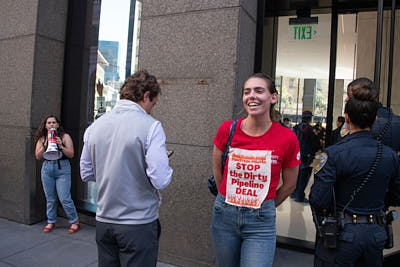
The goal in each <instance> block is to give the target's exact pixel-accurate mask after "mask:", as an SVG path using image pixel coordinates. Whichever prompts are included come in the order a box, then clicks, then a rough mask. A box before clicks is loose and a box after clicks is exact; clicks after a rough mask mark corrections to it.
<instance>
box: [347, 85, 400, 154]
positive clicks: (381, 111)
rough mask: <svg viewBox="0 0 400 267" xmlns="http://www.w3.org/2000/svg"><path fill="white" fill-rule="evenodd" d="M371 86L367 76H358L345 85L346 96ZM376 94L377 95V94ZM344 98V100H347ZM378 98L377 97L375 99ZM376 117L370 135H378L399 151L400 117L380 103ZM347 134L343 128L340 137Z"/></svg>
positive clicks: (385, 142)
mask: <svg viewBox="0 0 400 267" xmlns="http://www.w3.org/2000/svg"><path fill="white" fill-rule="evenodd" d="M361 87H363V88H365V89H368V88H371V89H372V90H373V88H374V85H373V82H372V81H371V80H370V79H368V78H358V79H356V80H354V81H352V82H351V83H349V85H348V86H347V95H348V97H350V96H352V95H353V92H355V91H357V90H358V88H361ZM377 96H378V95H377ZM347 99H348V98H347ZM347 99H346V101H347ZM376 100H378V99H376ZM377 117H378V119H377V120H376V121H375V123H374V125H373V126H372V128H371V133H372V135H373V136H374V137H375V138H377V137H378V136H379V135H382V136H380V139H381V140H382V143H383V144H385V145H387V146H390V147H391V148H392V149H394V151H396V152H397V153H399V152H400V138H398V136H400V117H399V116H397V115H395V114H393V113H392V111H391V110H390V109H388V108H385V107H383V105H382V103H379V108H378V112H377ZM388 120H390V123H388V126H387V128H388V129H387V130H386V131H385V133H383V134H381V133H382V131H383V128H384V127H385V125H386V124H387V122H388ZM347 134H348V131H346V130H345V129H344V130H343V131H341V135H342V136H341V137H344V136H346V135H347Z"/></svg>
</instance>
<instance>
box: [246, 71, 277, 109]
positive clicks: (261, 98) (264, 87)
mask: <svg viewBox="0 0 400 267" xmlns="http://www.w3.org/2000/svg"><path fill="white" fill-rule="evenodd" d="M277 100H278V97H277V94H276V93H274V94H271V93H270V91H269V89H268V83H267V82H266V81H265V80H264V79H261V78H250V79H248V80H247V81H246V83H245V84H244V88H243V106H244V108H245V109H246V111H247V114H249V115H250V116H257V115H265V114H266V113H268V112H269V110H270V107H271V104H275V103H276V102H277Z"/></svg>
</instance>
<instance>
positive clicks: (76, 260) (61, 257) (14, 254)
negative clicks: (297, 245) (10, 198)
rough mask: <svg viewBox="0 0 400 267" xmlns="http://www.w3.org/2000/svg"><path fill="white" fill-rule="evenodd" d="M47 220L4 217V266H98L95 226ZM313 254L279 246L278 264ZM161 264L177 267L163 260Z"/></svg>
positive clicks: (307, 259) (308, 259) (0, 253)
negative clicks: (49, 224) (50, 225)
mask: <svg viewBox="0 0 400 267" xmlns="http://www.w3.org/2000/svg"><path fill="white" fill-rule="evenodd" d="M44 225H45V222H42V223H38V224H34V225H24V224H19V223H16V222H12V221H8V220H6V219H1V218H0V267H25V266H29V267H35V266H40V267H41V266H46V267H52V266H54V267H63V266H78V267H80V266H90V267H95V266H97V248H96V242H95V228H94V227H93V226H90V225H83V226H82V229H81V230H80V231H79V232H78V233H77V234H73V235H70V234H68V233H67V228H68V226H69V224H68V222H67V221H66V220H64V219H59V222H58V223H57V227H56V229H54V230H53V231H52V232H51V233H48V234H45V233H42V228H43V226H44ZM312 263H313V255H311V254H307V253H301V252H297V251H292V250H287V249H282V248H278V249H277V252H276V255H275V261H274V267H278V266H284V267H285V266H289V267H290V266H296V267H303V266H304V267H306V266H312V265H313V264H312ZM157 267H174V266H173V265H170V264H166V263H162V262H159V263H158V264H157Z"/></svg>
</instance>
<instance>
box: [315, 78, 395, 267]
mask: <svg viewBox="0 0 400 267" xmlns="http://www.w3.org/2000/svg"><path fill="white" fill-rule="evenodd" d="M355 84H356V85H357V86H358V85H359V84H357V83H355ZM376 97H377V92H376V90H374V89H373V88H372V87H369V86H367V85H365V84H363V85H360V86H358V89H357V90H355V91H354V92H352V94H351V95H350V97H349V99H348V101H347V103H346V106H345V118H346V124H347V125H348V128H349V135H348V136H347V137H346V138H345V139H344V140H343V141H341V142H339V143H337V144H335V145H333V146H331V147H329V148H327V149H326V151H325V153H323V154H322V155H321V160H320V164H319V165H318V166H317V167H316V169H315V175H314V184H313V186H312V188H311V193H310V204H311V206H312V208H313V210H314V211H315V213H316V214H317V215H319V216H317V217H316V218H314V221H315V222H316V224H317V230H318V232H319V234H320V236H322V237H321V238H318V240H317V243H316V251H315V259H314V264H315V266H382V258H383V257H382V250H383V248H384V245H385V242H386V239H387V233H386V230H385V227H384V219H385V216H384V213H383V212H382V210H384V209H385V208H386V207H387V206H389V205H390V206H393V205H396V206H398V205H400V170H399V165H400V163H399V158H398V156H397V154H396V153H395V152H394V151H393V150H392V149H391V148H390V147H388V146H386V145H382V144H379V142H378V141H377V140H376V139H375V138H374V137H373V136H372V135H371V132H370V128H371V126H372V124H373V123H374V121H375V119H376V113H377V110H378V107H379V104H378V102H377V101H376ZM389 184H390V186H389ZM385 199H386V203H385ZM335 227H336V228H335ZM336 231H337V232H338V234H336ZM332 237H334V238H332ZM334 247H335V248H334Z"/></svg>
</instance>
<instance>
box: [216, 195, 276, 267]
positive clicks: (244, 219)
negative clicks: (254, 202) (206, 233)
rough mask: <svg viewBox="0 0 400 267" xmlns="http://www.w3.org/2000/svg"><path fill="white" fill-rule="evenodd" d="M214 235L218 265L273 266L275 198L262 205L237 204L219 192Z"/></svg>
mask: <svg viewBox="0 0 400 267" xmlns="http://www.w3.org/2000/svg"><path fill="white" fill-rule="evenodd" d="M211 235H212V239H213V244H214V253H215V256H216V260H217V266H220V267H225V266H229V267H235V266H242V267H263V266H272V263H273V261H274V255H275V246H276V229H275V201H274V200H273V199H271V200H267V201H264V202H263V203H262V205H261V208H260V209H251V208H246V207H236V206H232V205H229V204H226V203H225V197H223V196H222V195H220V194H218V196H217V198H216V199H215V203H214V213H213V218H212V223H211Z"/></svg>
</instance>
